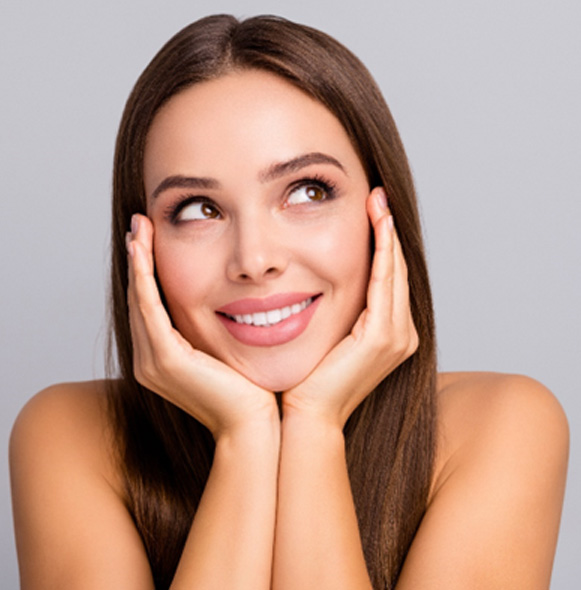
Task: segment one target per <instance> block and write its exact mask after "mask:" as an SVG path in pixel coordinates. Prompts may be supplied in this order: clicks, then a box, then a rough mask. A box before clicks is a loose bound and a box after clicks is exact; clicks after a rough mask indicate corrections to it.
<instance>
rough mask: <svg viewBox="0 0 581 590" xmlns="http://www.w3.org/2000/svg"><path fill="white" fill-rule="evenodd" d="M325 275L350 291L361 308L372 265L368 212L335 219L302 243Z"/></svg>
mask: <svg viewBox="0 0 581 590" xmlns="http://www.w3.org/2000/svg"><path fill="white" fill-rule="evenodd" d="M303 244H304V247H305V248H306V250H304V252H305V255H308V256H310V258H311V260H313V261H316V262H315V263H316V264H317V267H318V269H319V272H320V274H321V275H322V276H325V277H327V279H328V280H329V281H330V282H332V283H333V284H335V285H336V286H337V287H341V288H342V289H344V290H346V291H348V292H349V294H350V296H351V297H353V305H354V307H362V304H363V303H364V301H365V294H366V292H367V282H368V279H369V269H370V265H371V248H370V225H369V221H368V218H367V215H366V214H365V213H363V214H358V215H353V216H351V217H343V218H342V219H340V220H332V221H330V222H329V223H327V224H325V226H323V227H321V228H319V230H318V231H316V232H314V234H313V235H312V236H310V239H308V240H305V241H304V242H303Z"/></svg>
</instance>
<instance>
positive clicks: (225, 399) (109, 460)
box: [11, 218, 280, 590]
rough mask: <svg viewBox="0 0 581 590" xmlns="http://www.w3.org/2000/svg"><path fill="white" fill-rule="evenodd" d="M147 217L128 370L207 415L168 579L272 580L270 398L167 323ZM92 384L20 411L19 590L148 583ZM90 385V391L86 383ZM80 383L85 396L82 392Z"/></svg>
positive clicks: (274, 465)
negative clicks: (198, 467) (190, 505)
mask: <svg viewBox="0 0 581 590" xmlns="http://www.w3.org/2000/svg"><path fill="white" fill-rule="evenodd" d="M151 236H152V227H151V224H149V222H148V221H147V220H145V219H144V218H143V219H142V222H141V224H140V227H139V230H138V231H137V232H136V235H135V236H133V239H132V242H133V244H132V245H133V247H132V249H131V250H132V256H131V259H130V289H129V304H130V313H131V317H130V319H131V328H132V337H133V342H134V350H135V372H136V375H137V377H138V379H139V380H140V381H141V382H142V383H143V384H145V385H146V386H147V387H149V388H150V389H152V390H153V391H155V392H157V393H158V394H159V395H161V396H163V397H165V398H166V399H168V400H169V401H171V402H172V403H175V404H176V405H178V406H179V407H181V408H182V409H183V410H184V411H186V412H188V413H190V414H191V415H193V416H194V417H196V418H197V419H198V420H200V421H201V422H203V423H204V424H205V425H206V426H207V427H208V428H209V429H210V430H211V432H212V434H213V435H214V438H215V441H216V453H215V459H214V463H213V465H212V469H211V473H210V477H209V480H208V482H207V485H206V488H205V490H204V494H203V496H202V500H201V503H200V506H199V508H198V511H197V513H196V516H195V518H194V522H193V524H192V528H191V531H190V535H189V537H188V540H187V543H186V546H185V549H184V552H183V554H182V557H181V560H180V563H179V565H178V569H177V572H176V576H175V579H174V581H173V583H172V586H171V587H172V588H175V589H177V590H181V589H192V588H195V589H196V590H205V589H210V588H220V589H222V588H237V589H244V588H251V589H252V590H260V589H268V588H270V584H271V566H272V552H273V540H274V527H275V506H276V485H277V470H278V455H279V443H280V420H279V416H278V408H277V406H276V401H275V398H274V395H273V394H272V393H271V392H267V391H265V390H262V389H261V388H259V387H257V386H255V385H253V384H252V383H250V382H249V381H247V380H246V379H244V378H243V377H242V376H241V375H239V374H238V373H236V372H235V371H233V370H231V369H230V368H229V367H227V366H225V365H223V364H222V363H220V362H219V361H217V360H216V359H213V358H211V357H208V356H207V355H205V354H203V353H200V352H199V351H196V350H193V349H192V348H191V346H189V344H188V343H187V342H186V341H184V340H183V338H181V336H180V335H179V334H178V333H177V332H176V331H175V330H174V329H173V327H172V326H171V322H170V321H169V317H168V316H167V313H166V312H165V309H164V308H163V306H162V304H161V301H160V298H159V293H158V292H157V288H156V285H155V280H154V277H153V260H152V255H151ZM87 387H88V386H79V385H77V386H63V387H57V388H53V389H51V390H50V391H48V392H45V393H43V394H42V395H40V396H38V397H37V398H35V399H34V400H33V401H32V402H31V404H29V406H28V407H27V408H26V409H25V410H24V411H23V412H22V414H21V417H20V418H19V420H18V422H17V424H16V426H15V428H14V433H13V439H12V448H11V458H12V461H11V464H12V482H13V498H14V512H15V528H16V535H17V542H18V554H19V561H20V570H21V577H22V588H23V590H36V589H40V588H42V589H43V590H47V589H51V588H55V589H57V588H58V589H59V590H66V589H67V588H71V589H75V590H81V589H82V590H85V589H91V590H92V589H93V588H94V589H107V590H108V589H110V588H124V590H132V589H135V590H147V589H149V588H153V580H152V576H151V571H150V568H149V564H148V560H147V555H146V553H145V551H144V548H143V545H142V542H141V539H140V537H139V534H138V531H137V529H136V528H135V525H134V524H133V522H132V518H131V515H130V514H129V513H128V511H127V509H126V507H125V499H124V490H123V486H122V484H121V479H122V478H121V477H120V476H119V473H118V472H117V471H116V470H117V466H116V463H115V461H114V459H113V455H114V452H113V449H112V448H111V444H110V437H109V434H110V433H108V432H107V430H108V417H107V414H106V411H105V409H104V408H103V407H101V404H99V403H97V402H96V401H95V400H96V399H98V398H99V397H102V396H103V391H100V393H96V392H95V391H94V390H93V391H92V393H90V394H86V389H87ZM89 389H90V388H89ZM83 391H84V392H85V395H83V394H82V393H83Z"/></svg>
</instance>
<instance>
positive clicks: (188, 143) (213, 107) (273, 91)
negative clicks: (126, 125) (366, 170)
mask: <svg viewBox="0 0 581 590" xmlns="http://www.w3.org/2000/svg"><path fill="white" fill-rule="evenodd" d="M311 152H323V153H328V154H329V155H331V156H333V157H335V158H337V159H338V160H339V161H341V162H342V163H343V165H344V166H346V167H349V168H352V167H356V166H357V165H358V164H359V161H358V158H357V155H356V154H355V151H354V150H353V147H352V145H351V142H350V140H349V138H348V136H347V134H346V132H345V130H344V129H343V127H342V125H341V123H340V122H339V121H338V120H337V118H336V117H335V116H334V115H333V114H332V113H331V112H330V111H329V110H328V109H327V108H326V107H325V106H323V105H322V104H321V103H320V102H318V101H316V100H315V99H313V98H312V97H310V96H308V95H307V94H305V93H304V92H303V91H301V90H299V89H298V88H296V87H295V86H293V85H292V84H290V83H289V82H287V81H286V80H284V79H282V78H280V77H278V76H276V75H274V74H271V73H268V72H264V71H260V70H244V71H240V72H233V73H229V74H227V75H225V76H223V77H220V78H217V79H215V80H211V81H208V82H203V83H200V84H197V85H194V86H192V87H190V88H188V89H186V90H184V91H182V92H181V93H179V94H177V95H176V96H174V97H173V98H172V99H171V100H170V101H169V102H168V103H167V104H166V105H164V107H162V109H161V110H160V111H159V113H158V114H157V115H156V117H155V119H154V121H153V123H152V125H151V128H150V130H149V133H148V137H147V143H146V150H145V159H144V171H145V183H146V190H147V189H148V187H149V188H150V187H151V185H152V184H153V183H155V182H156V181H157V182H159V180H161V178H162V177H163V176H166V175H168V174H182V173H191V172H195V173H196V174H203V175H210V176H214V175H216V174H218V173H225V172H224V171H225V170H228V171H229V172H231V173H236V174H243V175H247V174H248V175H249V174H254V173H256V171H257V170H258V169H263V168H264V167H266V166H269V165H271V164H272V163H273V162H276V161H284V160H288V159H290V158H294V157H297V156H298V155H300V154H303V153H311Z"/></svg>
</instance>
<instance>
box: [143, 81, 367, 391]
mask: <svg viewBox="0 0 581 590" xmlns="http://www.w3.org/2000/svg"><path fill="white" fill-rule="evenodd" d="M240 121H244V125H243V126H241V125H240ZM168 179H174V181H171V180H168ZM175 179H178V181H177V182H176V181H175ZM144 180H145V193H146V195H151V196H150V197H148V200H147V216H148V219H150V220H151V223H152V224H153V227H154V230H155V231H154V233H153V242H154V244H153V249H154V251H155V266H156V270H157V276H158V278H159V281H160V283H161V285H162V290H163V293H164V295H165V297H166V301H167V304H168V308H169V311H170V315H171V317H172V320H173V322H174V325H175V326H176V328H177V329H178V330H179V331H180V333H181V334H182V335H183V336H184V337H185V338H186V340H188V342H190V343H191V344H192V345H193V346H194V347H195V348H196V349H199V350H203V351H204V352H207V353H209V354H210V355H212V356H213V357H216V358H219V359H220V360H222V361H224V362H225V363H226V364H228V365H229V366H231V367H233V368H234V369H236V370H238V371H240V372H241V373H242V374H244V375H245V376H246V377H248V378H249V379H251V380H252V381H253V382H254V383H256V384H257V385H260V386H262V387H265V388H266V389H269V390H271V391H284V390H286V389H289V388H290V387H292V386H293V385H296V384H297V383H299V382H300V381H303V380H304V379H305V378H306V377H307V375H308V374H309V373H310V372H311V371H312V370H313V369H314V367H315V366H316V365H317V364H318V363H319V361H320V360H321V359H322V358H323V356H325V354H326V353H327V352H328V351H329V350H331V349H332V348H333V346H335V345H336V344H337V343H338V342H339V341H340V340H341V339H342V338H343V337H344V336H345V335H346V334H347V333H348V332H349V330H350V328H351V327H352V326H353V324H354V323H355V320H356V319H357V316H358V315H359V314H360V313H361V311H362V309H363V307H364V305H365V293H366V287H367V282H368V273H369V258H370V257H369V221H368V217H367V212H366V208H365V202H366V199H367V197H368V195H369V185H368V182H367V178H366V175H365V172H364V170H363V167H362V165H361V163H360V161H359V158H358V156H357V154H356V153H355V150H354V149H353V147H352V145H351V142H350V141H349V137H348V136H347V134H346V133H345V131H344V129H343V127H342V126H341V124H340V123H339V122H338V121H337V119H336V118H335V117H334V116H333V115H332V114H331V113H330V112H329V111H328V110H327V109H326V108H325V107H323V106H322V105H321V103H319V102H317V101H315V100H313V99H312V98H310V97H309V96H307V95H306V94H304V93H303V92H302V91H300V90H298V89H297V88H295V87H294V86H292V85H291V84H289V83H288V82H286V81H285V80H283V79H281V78H280V77H278V76H275V75H273V74H270V73H267V72H264V71H259V70H248V71H242V72H236V73H231V74H228V75H224V76H221V77H220V78H218V79H217V80H212V81H208V82H205V83H203V84H196V85H195V86H193V87H191V88H189V89H187V90H184V91H182V92H181V93H180V94H179V95H177V96H176V97H175V98H173V99H172V100H171V101H170V102H169V103H168V104H167V105H165V106H164V107H163V108H162V109H161V111H160V112H159V113H158V114H157V116H156V117H155V119H154V121H153V124H152V126H151V128H150V131H149V134H148V139H147V144H146V149H145V157H144ZM184 182H185V186H184ZM154 195H155V196H154ZM141 222H142V223H147V221H146V220H145V219H143V220H141ZM209 252H211V253H212V254H211V256H208V253H209ZM331 260H333V261H334V262H333V264H329V261H331ZM283 312H284V313H285V315H287V314H288V317H286V318H285V319H284V320H283V319H282V313H283ZM236 316H241V317H240V318H239V321H237V320H236ZM244 316H246V321H244ZM240 320H241V321H240ZM281 320H282V321H281Z"/></svg>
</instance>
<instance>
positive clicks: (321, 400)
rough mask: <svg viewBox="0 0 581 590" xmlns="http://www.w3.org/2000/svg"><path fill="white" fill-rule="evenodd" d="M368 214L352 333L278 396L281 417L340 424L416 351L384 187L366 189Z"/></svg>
mask: <svg viewBox="0 0 581 590" xmlns="http://www.w3.org/2000/svg"><path fill="white" fill-rule="evenodd" d="M367 212H368V215H369V218H370V220H371V224H372V226H373V231H374V234H375V253H374V256H373V263H372V266H371V272H370V278H369V286H368V291H367V307H366V308H365V309H364V310H363V311H362V312H361V315H360V316H359V318H358V319H357V321H356V323H355V325H354V326H353V328H352V330H351V333H350V334H348V335H347V336H346V337H345V338H344V339H343V340H342V341H341V342H339V343H338V344H337V345H336V346H335V347H334V348H333V349H332V350H331V351H330V352H329V353H328V354H327V355H326V356H325V357H324V358H323V360H322V361H321V362H320V363H319V365H318V366H317V367H316V368H315V370H314V371H313V372H312V373H311V374H310V375H309V376H308V377H307V378H306V379H305V380H304V381H303V382H301V383H299V384H298V385H296V386H295V387H293V388H292V389H290V390H288V391H286V392H285V393H284V394H283V415H285V414H295V413H300V414H305V413H308V414H309V415H311V416H313V417H315V418H318V419H324V420H326V421H330V422H331V423H332V424H335V425H337V426H340V427H341V428H342V427H343V426H344V424H345V422H346V421H347V419H348V418H349V416H350V415H351V413H352V412H353V410H355V408H356V407H357V406H358V405H359V404H360V403H361V402H362V401H363V400H364V399H365V397H366V396H367V395H368V394H369V393H370V392H371V391H372V390H373V389H374V388H375V387H376V386H377V385H378V384H379V383H380V382H381V381H382V380H383V379H384V378H385V377H386V376H387V375H388V374H389V373H391V372H392V371H393V370H394V369H395V368H396V367H398V366H399V365H400V364H401V363H403V362H404V361H405V360H406V359H408V358H409V357H410V356H411V355H412V354H413V353H414V352H415V351H416V350H417V347H418V344H419V338H418V333H417V331H416V328H415V325H414V322H413V319H412V314H411V310H410V305H409V288H408V280H407V266H406V263H405V260H404V257H403V253H402V249H401V244H400V243H399V240H398V238H397V234H396V232H395V229H394V225H393V218H392V216H391V213H390V211H389V209H388V207H387V199H386V195H385V191H384V190H383V188H376V189H374V190H373V191H372V192H371V194H370V195H369V197H368V200H367Z"/></svg>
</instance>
